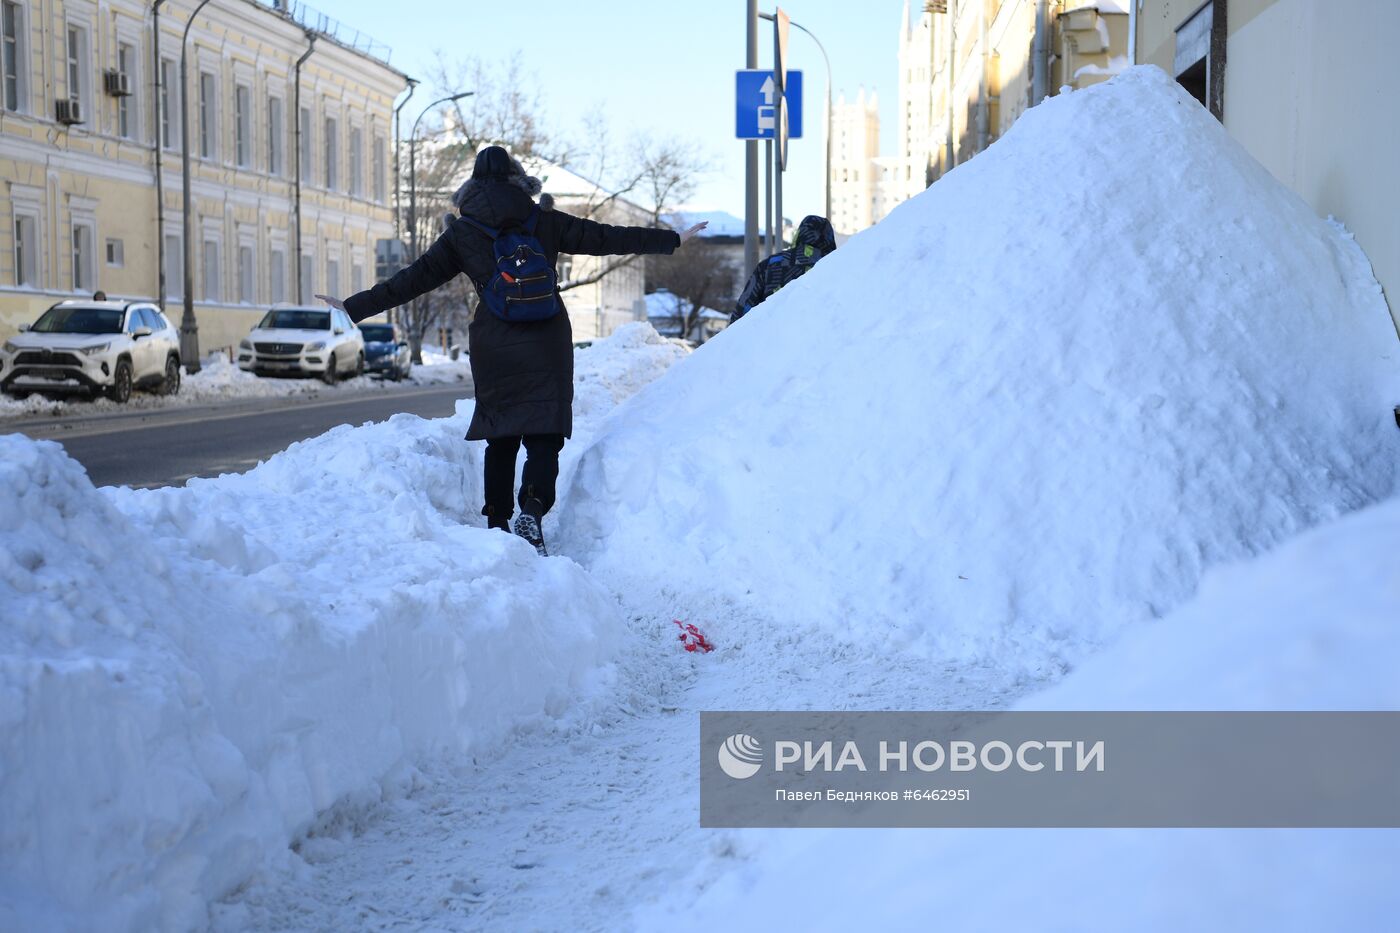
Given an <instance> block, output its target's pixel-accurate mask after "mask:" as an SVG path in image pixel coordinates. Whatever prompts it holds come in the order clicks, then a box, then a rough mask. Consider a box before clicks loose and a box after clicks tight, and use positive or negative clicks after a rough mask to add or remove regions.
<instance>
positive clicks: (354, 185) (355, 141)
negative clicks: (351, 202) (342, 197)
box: [345, 123, 365, 198]
mask: <svg viewBox="0 0 1400 933" xmlns="http://www.w3.org/2000/svg"><path fill="white" fill-rule="evenodd" d="M347 153H348V157H347V158H346V160H345V161H346V163H347V166H346V167H347V168H348V169H349V176H350V177H349V178H347V179H346V185H345V190H346V192H347V193H348V194H349V195H350V196H351V197H352V198H363V197H364V196H365V128H364V127H363V126H359V125H357V124H355V123H351V124H350V141H349V144H348V147H347Z"/></svg>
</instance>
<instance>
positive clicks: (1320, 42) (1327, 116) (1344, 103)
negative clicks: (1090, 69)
mask: <svg viewBox="0 0 1400 933" xmlns="http://www.w3.org/2000/svg"><path fill="white" fill-rule="evenodd" d="M1132 26H1133V50H1134V52H1135V57H1136V59H1137V62H1138V63H1150V64H1154V65H1157V66H1159V67H1160V68H1162V69H1164V70H1165V71H1166V72H1167V73H1168V74H1170V75H1173V76H1175V77H1176V78H1177V80H1178V81H1180V82H1181V83H1182V84H1183V85H1184V86H1185V87H1186V88H1187V89H1188V90H1190V91H1191V92H1192V93H1193V94H1194V95H1195V96H1196V97H1197V99H1199V100H1200V101H1201V102H1202V103H1203V104H1204V105H1206V106H1209V107H1210V109H1211V112H1212V113H1214V114H1215V115H1216V116H1217V117H1219V118H1220V119H1221V121H1222V122H1223V123H1224V125H1225V129H1226V130H1227V131H1228V132H1229V133H1230V135H1231V136H1233V137H1234V138H1235V139H1237V140H1238V141H1239V142H1240V143H1241V144H1242V145H1243V146H1244V147H1245V148H1246V149H1247V150H1249V152H1250V154H1251V155H1253V156H1254V157H1255V158H1256V159H1258V160H1259V161H1260V162H1261V163H1263V164H1264V166H1265V167H1267V168H1268V169H1269V171H1270V172H1272V173H1273V174H1274V176H1275V177H1276V178H1278V179H1279V180H1280V181H1281V182H1283V183H1284V184H1285V185H1287V186H1288V187H1290V188H1291V189H1293V191H1294V192H1296V193H1297V194H1298V195H1300V196H1301V197H1302V198H1303V199H1304V200H1305V201H1307V202H1308V204H1310V205H1311V206H1312V207H1313V209H1314V210H1316V211H1317V212H1318V213H1319V214H1322V215H1324V216H1326V215H1331V216H1334V217H1336V218H1337V219H1338V220H1340V221H1342V222H1343V223H1345V224H1346V225H1347V227H1348V228H1349V229H1350V230H1351V231H1352V233H1354V234H1355V235H1356V240H1357V242H1358V243H1360V244H1361V246H1362V248H1363V249H1365V250H1366V253H1367V255H1368V256H1369V257H1370V258H1371V264H1372V267H1373V268H1374V269H1375V273H1376V278H1377V279H1378V280H1379V281H1380V283H1381V287H1382V288H1383V289H1384V290H1385V292H1386V296H1387V299H1388V300H1389V302H1390V308H1391V314H1392V316H1394V317H1395V318H1396V321H1397V328H1400V310H1397V309H1398V308H1400V303H1397V296H1398V295H1400V185H1398V184H1396V175H1397V171H1400V168H1398V167H1400V104H1397V103H1396V101H1395V79H1394V73H1393V72H1394V60H1395V48H1394V46H1395V42H1396V40H1397V39H1400V2H1396V0H1326V2H1323V0H1213V2H1209V3H1202V2H1201V0H1134V5H1133V10H1132Z"/></svg>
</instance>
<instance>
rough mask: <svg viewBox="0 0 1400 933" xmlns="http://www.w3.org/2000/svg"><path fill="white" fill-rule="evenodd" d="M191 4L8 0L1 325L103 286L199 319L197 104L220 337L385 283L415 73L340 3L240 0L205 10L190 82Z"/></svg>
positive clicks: (220, 342)
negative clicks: (406, 102)
mask: <svg viewBox="0 0 1400 933" xmlns="http://www.w3.org/2000/svg"><path fill="white" fill-rule="evenodd" d="M190 9H191V6H190V5H189V4H178V5H177V4H162V5H161V6H160V9H159V22H158V24H157V22H156V17H155V16H154V15H153V13H152V8H151V4H149V3H142V2H134V0H0V26H2V27H3V45H2V46H0V48H3V61H2V62H0V66H3V75H4V87H3V92H2V93H0V98H2V99H0V104H3V110H0V143H3V152H0V175H3V179H4V182H3V189H0V216H3V218H4V221H5V223H4V226H3V228H0V337H3V336H6V335H8V334H11V333H13V332H14V331H15V330H16V329H17V328H18V326H19V325H21V324H27V323H30V322H32V321H33V320H34V319H35V318H36V317H37V316H38V315H39V314H40V313H41V312H42V311H43V310H44V309H45V308H47V307H48V306H49V305H50V304H52V303H54V302H55V301H59V300H62V299H65V298H72V297H87V296H90V295H91V294H92V293H93V291H95V290H97V289H102V290H104V291H106V292H107V293H108V295H110V296H112V297H114V298H116V297H142V298H155V299H157V300H161V299H162V298H163V299H164V305H165V307H166V309H167V311H168V312H169V313H170V314H171V316H172V319H175V320H178V319H179V315H180V312H181V308H182V305H183V300H184V291H185V282H186V278H187V276H186V263H185V257H186V255H187V251H186V248H185V247H186V244H185V239H184V220H183V197H182V185H183V181H184V179H183V176H182V172H181V163H182V160H181V154H182V145H183V143H184V141H185V140H184V137H183V127H182V122H183V121H182V114H181V107H182V105H186V104H187V105H188V114H187V118H188V134H189V140H188V142H189V148H190V164H191V172H190V187H191V193H192V197H191V205H192V209H193V217H192V223H191V225H190V230H191V236H190V242H189V249H188V256H189V257H190V263H189V269H188V272H189V278H191V279H192V281H193V295H192V296H191V297H192V299H193V302H194V311H195V315H196V319H197V321H198V325H199V337H200V344H201V349H203V350H206V351H207V350H208V349H211V348H219V347H227V346H232V345H236V344H237V342H238V340H239V339H240V338H241V337H242V336H244V335H245V334H246V333H247V332H248V330H249V329H250V328H251V327H252V326H253V325H254V324H255V323H256V322H257V320H258V319H259V318H260V316H261V315H262V313H263V312H264V311H265V310H266V308H267V306H269V305H272V304H275V303H278V302H283V301H297V300H310V299H311V296H312V294H313V293H316V292H326V293H331V294H341V293H347V292H351V291H354V290H356V289H358V288H361V287H364V286H365V285H367V284H369V283H370V281H371V277H372V276H373V274H374V258H375V243H376V241H377V240H378V239H381V238H388V237H391V236H392V234H393V215H392V213H391V210H390V206H389V203H390V193H391V188H390V186H391V184H392V179H391V177H390V172H391V169H392V150H391V149H390V146H391V144H392V138H393V137H392V124H391V115H392V110H393V102H394V99H395V97H396V96H397V95H398V94H399V93H400V92H401V91H403V90H404V89H405V87H406V80H407V79H406V77H405V76H404V75H403V74H402V73H400V72H398V71H397V70H395V69H394V68H392V67H390V66H389V65H388V64H387V63H386V61H385V60H384V59H383V57H382V56H383V55H384V54H385V52H383V51H381V50H379V49H376V48H371V47H370V46H368V44H360V43H358V42H356V43H353V44H352V43H351V42H347V41H343V40H342V39H340V38H337V35H336V34H334V30H335V29H336V27H335V26H334V25H333V24H330V21H328V20H325V19H324V18H318V20H317V23H316V25H317V26H318V28H315V29H312V28H308V27H307V26H306V25H303V24H301V23H299V22H297V21H296V19H294V18H293V17H292V16H291V15H289V14H288V13H286V12H285V11H284V10H282V9H279V8H276V7H274V6H271V5H268V4H264V3H258V2H253V0H232V2H229V0H225V2H220V3H211V4H209V5H207V6H205V7H204V8H203V10H202V11H201V12H200V13H199V16H198V18H197V20H196V21H195V22H194V23H193V24H192V25H191V26H190V27H189V39H188V53H187V54H188V59H187V62H188V79H187V81H186V83H185V84H184V85H183V86H182V84H181V80H180V61H181V39H182V34H183V33H184V32H185V30H186V26H187V22H188V16H189V13H190ZM328 24H330V25H329V26H328ZM327 28H330V29H332V30H333V31H332V32H328V31H326V30H327ZM157 43H158V44H157ZM157 152H159V169H157V156H156V153H157ZM158 170H159V174H160V176H161V184H160V195H159V197H157V183H156V175H157V171H158ZM298 181H299V182H300V183H299V184H298ZM298 204H299V208H300V210H299V213H300V226H299V233H298V223H297V220H298ZM162 273H163V274H162Z"/></svg>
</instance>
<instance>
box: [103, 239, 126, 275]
mask: <svg viewBox="0 0 1400 933" xmlns="http://www.w3.org/2000/svg"><path fill="white" fill-rule="evenodd" d="M102 258H103V261H104V262H105V263H106V264H107V267H108V268H109V269H121V268H122V267H124V266H125V265H126V243H124V242H123V241H122V238H121V237H115V236H109V237H107V239H106V240H105V241H103V244H102Z"/></svg>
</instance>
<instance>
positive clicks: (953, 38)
mask: <svg viewBox="0 0 1400 933" xmlns="http://www.w3.org/2000/svg"><path fill="white" fill-rule="evenodd" d="M957 85H958V0H948V171H950V172H951V171H952V170H953V169H954V168H956V167H957V164H958V163H957V153H956V152H955V151H954V149H953V140H954V137H956V136H957V126H956V123H955V122H954V120H955V118H956V116H957V108H956V107H955V106H954V105H953V94H954V93H955V92H956V91H957Z"/></svg>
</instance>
